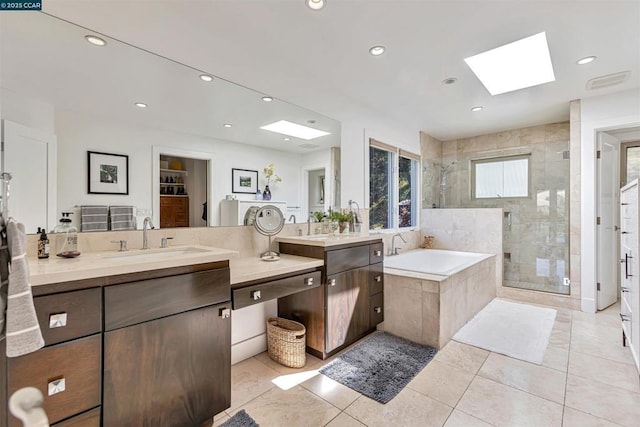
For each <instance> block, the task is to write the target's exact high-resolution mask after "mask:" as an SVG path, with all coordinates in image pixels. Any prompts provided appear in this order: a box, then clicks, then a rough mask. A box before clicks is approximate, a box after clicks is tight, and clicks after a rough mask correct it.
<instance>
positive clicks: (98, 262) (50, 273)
mask: <svg viewBox="0 0 640 427" xmlns="http://www.w3.org/2000/svg"><path fill="white" fill-rule="evenodd" d="M237 257H238V252H236V251H232V250H229V249H221V248H214V247H210V246H201V245H187V246H171V247H169V248H165V249H149V250H144V251H143V250H140V249H134V250H130V251H126V252H118V251H108V252H89V253H83V254H81V255H80V256H79V257H77V258H59V257H56V256H55V255H52V256H51V257H49V258H48V259H38V258H35V257H33V258H32V257H30V258H29V259H28V260H29V271H30V278H31V285H32V286H39V285H48V284H51V283H60V282H67V281H73V280H81V279H91V278H94V277H104V276H112V275H115V274H126V273H136V272H140V271H149V270H156V269H160V268H171V267H181V266H184V265H191V264H202V263H207V262H216V261H226V260H230V259H233V258H237Z"/></svg>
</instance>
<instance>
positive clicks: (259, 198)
mask: <svg viewBox="0 0 640 427" xmlns="http://www.w3.org/2000/svg"><path fill="white" fill-rule="evenodd" d="M256 200H262V192H261V191H260V189H259V188H258V191H256Z"/></svg>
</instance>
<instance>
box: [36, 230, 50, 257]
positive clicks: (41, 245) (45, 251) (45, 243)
mask: <svg viewBox="0 0 640 427" xmlns="http://www.w3.org/2000/svg"><path fill="white" fill-rule="evenodd" d="M38 234H39V235H40V239H38V258H40V259H46V258H49V238H48V237H47V232H46V231H45V229H44V227H43V228H42V231H40V227H38Z"/></svg>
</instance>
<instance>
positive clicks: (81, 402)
mask: <svg viewBox="0 0 640 427" xmlns="http://www.w3.org/2000/svg"><path fill="white" fill-rule="evenodd" d="M82 287H88V289H79V288H82ZM69 289H74V290H72V291H69ZM76 289H77V290H76ZM33 292H34V305H35V307H36V313H37V315H38V319H39V322H40V328H41V330H42V332H43V336H44V338H45V343H46V347H45V348H43V349H41V350H38V351H36V352H34V353H30V354H27V355H25V356H21V357H17V358H7V357H6V356H5V348H4V345H5V343H4V341H2V342H0V352H1V353H0V374H2V375H0V379H1V381H2V387H1V389H0V398H2V399H3V402H4V403H3V404H2V405H0V426H1V427H5V426H11V427H14V426H15V427H21V426H22V424H21V423H20V422H19V421H18V420H17V419H16V418H14V417H13V416H11V415H10V414H9V412H8V408H7V405H6V401H7V400H8V397H9V396H10V395H11V394H12V393H13V392H14V391H16V390H18V389H20V388H22V387H26V386H34V387H37V388H39V389H40V390H41V391H42V393H43V395H44V396H45V400H44V408H45V410H46V412H47V415H48V417H49V422H50V423H51V424H52V425H54V426H62V427H72V426H83V427H97V426H101V425H102V426H119V427H120V426H142V425H162V426H186V425H194V426H195V425H200V424H202V423H203V422H210V421H211V420H212V419H213V416H214V415H215V414H217V413H219V412H221V411H223V410H225V409H227V408H228V407H229V406H230V405H231V318H230V316H231V302H230V299H231V289H230V277H229V268H228V262H227V261H224V262H216V263H206V264H198V265H192V266H185V267H176V268H167V269H162V270H154V271H148V272H142V273H131V274H123V275H117V276H109V277H103V278H97V279H90V280H84V281H78V282H72V283H60V284H55V285H47V286H39V287H34V288H33ZM5 378H6V381H5ZM61 380H62V382H61Z"/></svg>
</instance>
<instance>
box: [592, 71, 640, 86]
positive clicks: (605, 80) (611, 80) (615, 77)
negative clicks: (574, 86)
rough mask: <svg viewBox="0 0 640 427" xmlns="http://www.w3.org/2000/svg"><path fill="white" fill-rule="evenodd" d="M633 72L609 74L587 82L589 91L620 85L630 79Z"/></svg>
mask: <svg viewBox="0 0 640 427" xmlns="http://www.w3.org/2000/svg"><path fill="white" fill-rule="evenodd" d="M629 74H631V71H623V72H621V73H614V74H608V75H606V76H600V77H596V78H593V79H591V80H589V81H588V82H587V90H596V89H602V88H605V87H610V86H615V85H619V84H621V83H623V82H625V81H626V80H627V79H628V78H629Z"/></svg>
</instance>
